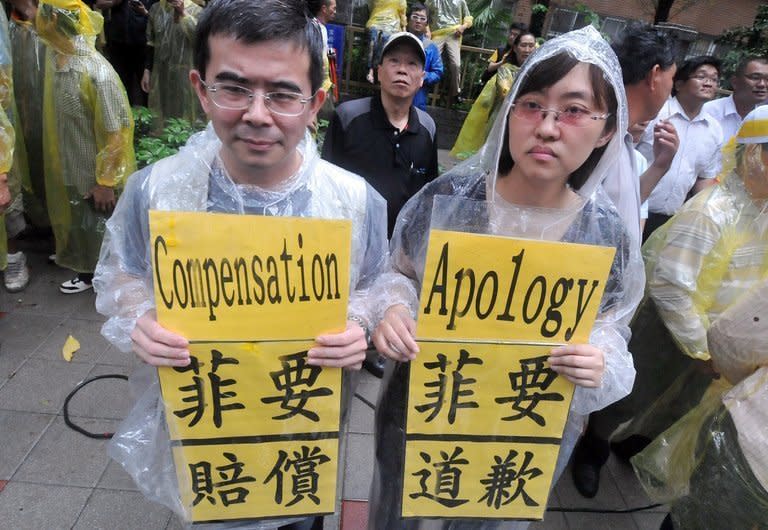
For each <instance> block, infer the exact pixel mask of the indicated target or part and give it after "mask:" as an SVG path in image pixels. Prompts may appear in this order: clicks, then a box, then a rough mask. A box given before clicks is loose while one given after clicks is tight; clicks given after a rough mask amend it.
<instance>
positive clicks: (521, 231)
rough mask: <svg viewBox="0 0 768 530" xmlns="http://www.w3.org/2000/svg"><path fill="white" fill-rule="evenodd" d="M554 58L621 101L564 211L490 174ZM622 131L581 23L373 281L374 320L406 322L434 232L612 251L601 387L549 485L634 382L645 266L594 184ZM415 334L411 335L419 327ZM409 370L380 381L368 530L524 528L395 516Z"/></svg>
mask: <svg viewBox="0 0 768 530" xmlns="http://www.w3.org/2000/svg"><path fill="white" fill-rule="evenodd" d="M560 53H569V54H571V55H572V56H573V57H575V58H577V59H579V60H580V61H583V62H588V63H591V64H595V65H597V66H598V67H599V68H600V69H601V70H602V71H603V72H604V74H605V77H606V79H607V80H608V81H609V83H610V84H611V86H612V87H613V89H614V92H615V94H616V99H617V100H618V112H617V131H618V132H617V133H616V134H614V136H613V138H612V139H611V141H610V142H609V143H608V145H607V147H606V150H605V152H604V154H603V155H602V157H601V159H600V161H599V162H598V164H597V166H596V167H595V169H594V171H593V172H592V174H591V175H590V176H589V177H588V179H587V181H586V182H585V183H584V185H583V186H582V187H581V188H580V189H579V190H578V194H579V196H580V200H579V201H578V203H577V204H576V205H572V206H570V207H569V208H566V209H545V208H534V207H525V206H518V205H514V204H510V203H507V202H506V201H504V199H502V198H501V197H500V196H499V195H498V193H497V192H496V191H495V190H496V180H497V176H498V175H497V171H496V168H497V165H498V160H499V155H500V152H501V146H502V141H503V138H504V132H505V129H506V125H507V116H508V115H509V112H510V108H511V107H510V105H511V104H512V103H513V102H514V100H515V97H516V94H517V91H518V90H519V87H520V85H521V83H523V82H524V81H525V79H526V76H527V75H528V73H529V72H530V69H531V68H532V67H534V66H536V65H537V64H539V63H540V62H541V61H544V60H546V59H549V58H550V57H552V56H554V55H557V54H560ZM626 127H627V104H626V97H625V94H624V88H623V85H622V77H621V69H620V67H619V64H618V60H617V59H616V56H615V55H614V53H613V52H612V51H611V48H610V46H609V45H608V44H607V43H606V42H605V41H604V40H603V39H602V37H601V36H600V35H599V33H598V32H597V31H596V30H594V28H592V27H590V26H588V27H586V28H584V29H581V30H578V31H574V32H571V33H568V34H566V35H563V36H560V37H558V38H556V39H553V40H551V41H549V42H547V43H545V44H544V45H543V46H542V47H541V48H540V49H539V50H538V51H537V52H536V53H535V54H534V55H532V56H531V57H530V58H529V59H528V61H527V62H526V63H525V65H524V66H523V67H522V69H521V70H520V72H519V73H518V76H517V79H516V81H515V84H514V85H513V87H512V90H511V91H510V94H509V95H508V96H507V99H506V100H505V101H504V103H503V105H502V106H501V110H500V112H499V115H498V118H497V120H496V122H495V123H494V124H493V127H492V128H491V132H490V134H489V137H488V140H487V142H486V143H485V145H484V146H483V147H482V148H481V149H480V151H479V152H478V154H476V155H475V156H473V157H472V158H470V159H468V160H467V161H465V162H463V163H461V164H459V165H457V166H456V167H455V168H453V169H452V170H450V171H449V172H448V173H446V174H444V175H442V176H441V177H439V178H438V179H437V180H435V181H433V182H432V183H430V184H428V185H427V186H425V187H424V188H423V189H422V190H421V191H420V192H419V193H418V194H417V195H415V196H414V197H413V198H412V199H411V200H410V201H409V202H408V203H407V204H406V206H405V207H404V208H403V210H402V211H401V213H400V215H399V217H398V220H397V224H396V227H395V233H394V236H393V238H392V243H391V251H390V252H391V270H390V271H389V272H387V273H385V274H383V275H382V277H381V278H380V279H379V281H378V282H377V286H376V290H375V296H374V297H372V299H371V302H370V303H371V304H373V305H374V306H375V307H377V308H379V310H380V312H381V313H383V312H384V311H385V310H386V309H387V308H388V307H390V306H392V305H394V304H398V303H400V304H404V305H406V306H407V307H409V309H410V311H411V314H412V315H413V316H415V315H416V314H417V307H418V296H419V292H420V285H421V279H422V277H423V273H424V271H423V268H424V259H425V254H426V249H427V243H428V234H429V230H430V229H434V228H439V229H445V230H455V231H462V232H472V233H484V234H494V235H503V236H511V237H525V238H531V239H542V240H555V241H565V242H578V243H586V244H595V245H605V246H613V247H616V249H617V251H616V257H615V260H614V263H613V266H612V269H611V273H610V277H609V280H608V285H607V287H606V291H605V293H604V295H603V299H602V302H601V308H600V311H599V313H598V316H597V320H596V322H595V326H594V328H593V329H592V332H591V335H590V343H591V344H594V345H596V346H598V347H600V348H601V349H602V350H603V351H604V352H605V373H604V376H603V382H602V386H601V387H599V388H594V389H590V388H584V387H578V386H577V387H576V391H575V394H574V397H573V402H572V405H571V411H570V415H569V419H568V422H567V424H566V427H565V432H564V434H563V440H562V445H561V450H560V455H559V459H558V464H557V471H556V475H555V481H556V480H557V476H558V475H559V473H560V472H561V471H562V469H563V468H564V467H565V464H566V463H567V462H568V459H569V457H570V454H571V451H572V449H573V446H574V445H575V443H576V440H577V439H578V437H579V436H580V434H581V432H582V430H583V427H584V425H585V422H586V415H588V414H589V413H590V412H592V411H594V410H598V409H601V408H603V407H605V406H607V405H609V404H610V403H613V402H614V401H617V400H618V399H620V398H622V397H624V396H626V395H627V394H628V393H629V392H630V391H631V389H632V384H633V381H634V375H635V371H634V368H633V365H632V358H631V356H630V355H629V352H628V351H627V340H628V337H629V327H628V321H629V318H630V316H631V314H632V313H633V311H634V309H635V306H636V305H637V303H638V301H639V299H640V298H641V297H642V292H643V285H642V281H638V279H639V278H641V277H642V275H641V274H638V273H639V272H640V271H642V262H641V259H640V256H639V252H638V250H637V247H636V246H635V245H632V244H631V243H630V239H629V235H628V234H627V233H626V230H625V229H624V226H623V224H622V222H621V219H620V218H619V216H618V213H617V212H616V211H615V209H614V208H613V206H612V203H611V202H610V199H608V197H607V195H606V194H605V193H604V192H603V190H602V188H601V187H600V185H599V183H600V182H601V181H602V180H603V178H604V177H605V173H606V171H609V170H613V168H615V157H616V156H617V154H618V153H619V151H620V150H621V149H623V148H624V146H623V131H625V130H626ZM380 316H381V315H380ZM416 333H417V337H418V327H417V331H416ZM408 371H409V365H408V363H390V366H388V369H387V371H386V373H385V376H384V380H383V381H382V390H381V393H380V396H379V403H378V407H377V415H376V470H375V474H374V482H373V487H372V494H371V517H370V520H369V523H370V525H371V528H375V529H382V530H383V529H386V530H393V529H398V528H408V529H415V528H427V527H428V528H443V529H451V530H455V529H459V528H467V529H470V528H471V529H500V528H505V529H506V528H524V527H525V526H526V525H527V524H528V523H526V522H522V521H520V522H510V521H506V522H505V521H498V520H471V521H463V522H462V521H458V520H442V522H431V521H428V520H403V519H401V518H400V517H399V514H400V505H401V499H400V492H401V490H402V472H403V453H404V439H405V432H404V423H405V413H406V408H405V407H406V398H407V382H408ZM553 484H554V482H553ZM431 525H434V526H431Z"/></svg>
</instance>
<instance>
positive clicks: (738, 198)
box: [633, 108, 768, 528]
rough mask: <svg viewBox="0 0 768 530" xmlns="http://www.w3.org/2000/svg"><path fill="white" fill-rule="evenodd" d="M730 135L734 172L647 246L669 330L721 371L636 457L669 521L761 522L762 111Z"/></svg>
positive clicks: (767, 384)
mask: <svg viewBox="0 0 768 530" xmlns="http://www.w3.org/2000/svg"><path fill="white" fill-rule="evenodd" d="M755 118H759V119H755ZM736 138H737V140H736V141H737V142H740V143H742V144H744V145H740V146H739V147H736V148H735V153H736V154H735V157H734V156H733V154H732V151H733V146H732V145H731V146H729V147H730V149H728V148H727V149H726V154H725V157H724V162H725V163H726V167H731V168H733V169H726V170H725V175H724V176H723V177H721V182H720V183H719V184H718V185H717V186H715V187H713V188H710V189H708V190H706V192H704V193H701V194H700V195H698V196H697V197H696V198H694V199H693V200H692V201H689V202H688V203H686V204H685V205H683V208H682V209H681V210H680V212H678V214H677V215H675V217H673V218H672V219H671V220H670V221H669V222H668V223H667V224H666V225H664V226H663V227H662V229H661V231H662V234H661V235H660V239H658V240H656V238H655V237H654V238H653V240H652V239H649V242H648V245H651V243H654V244H653V245H652V246H650V247H649V248H648V249H647V250H648V254H649V255H650V256H653V257H654V258H655V260H654V262H653V265H654V266H653V268H652V269H650V270H652V271H654V273H655V274H656V276H659V277H660V278H661V279H663V280H666V281H665V282H662V281H661V279H658V280H657V279H656V278H655V277H650V275H649V278H650V279H651V281H653V282H654V283H653V284H652V285H653V286H654V290H653V291H652V295H654V296H655V297H656V298H658V299H659V301H657V306H658V307H659V311H660V312H662V314H663V315H664V318H665V323H667V319H669V323H667V327H668V328H669V330H670V332H671V333H672V335H673V337H674V338H675V339H676V341H677V343H678V344H679V346H680V348H681V349H682V351H683V352H684V353H686V354H688V355H691V356H693V357H695V358H698V359H710V358H711V360H712V362H713V366H714V368H715V370H716V371H717V372H718V373H720V374H721V376H722V377H721V379H720V380H719V381H715V382H713V383H712V384H711V385H710V387H709V388H708V389H707V392H706V393H705V394H704V396H703V398H702V399H701V400H700V402H699V403H698V405H697V406H696V407H695V408H693V409H692V410H691V411H690V412H688V413H687V414H686V415H685V416H684V417H682V419H680V420H679V421H677V422H676V423H675V424H674V425H672V426H671V427H670V428H669V429H668V430H666V431H665V432H664V433H662V434H661V435H660V436H659V437H658V438H657V439H656V440H655V441H654V442H653V444H652V445H650V446H649V447H648V448H647V449H646V450H645V451H643V452H642V453H641V454H639V455H638V456H637V457H635V459H633V465H634V466H635V468H636V470H637V472H638V476H639V477H640V479H641V482H642V483H643V485H644V487H645V489H646V490H647V491H648V493H649V495H651V496H652V497H653V498H654V499H657V500H660V501H661V502H670V501H673V502H672V510H671V513H672V517H673V521H674V522H675V524H676V528H761V527H762V526H761V525H763V524H765V522H766V521H768V464H766V463H767V462H768V431H767V430H766V424H768V412H767V411H768V325H766V319H765V313H766V310H767V309H768V163H766V161H768V108H766V109H756V110H755V111H752V113H750V114H749V115H747V117H746V118H745V120H744V124H743V125H742V129H740V132H739V134H738V135H737V137H736ZM729 158H735V162H732V163H729V161H728V159H729ZM734 166H735V167H734ZM694 242H695V245H694V244H693V243H694ZM651 251H653V252H651ZM664 287H666V288H664ZM675 294H677V296H675ZM686 298H687V300H686ZM675 307H677V314H674V315H672V314H671V312H672V311H673V309H674V308H675ZM684 317H687V319H688V320H687V321H683V320H682V319H683V318H684ZM731 385H734V386H733V387H732V388H731ZM687 391H688V389H686V388H682V389H681V390H680V392H681V393H685V392H687Z"/></svg>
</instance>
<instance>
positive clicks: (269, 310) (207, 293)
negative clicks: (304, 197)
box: [149, 211, 352, 341]
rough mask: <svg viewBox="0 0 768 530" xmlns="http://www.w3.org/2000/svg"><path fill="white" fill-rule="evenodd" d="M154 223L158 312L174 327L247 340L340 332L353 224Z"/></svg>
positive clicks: (190, 219)
mask: <svg viewBox="0 0 768 530" xmlns="http://www.w3.org/2000/svg"><path fill="white" fill-rule="evenodd" d="M149 223H150V231H151V233H152V237H151V250H152V266H153V274H154V278H153V279H154V285H155V301H156V303H157V316H158V320H159V321H160V322H162V323H163V325H164V326H166V327H167V328H168V329H171V330H173V331H177V332H182V331H183V334H184V335H185V336H186V337H187V338H188V339H189V340H209V339H211V338H215V339H218V340H242V341H250V340H254V338H255V337H258V339H259V340H292V339H298V338H303V339H311V338H314V335H307V336H303V337H297V336H296V333H297V331H304V332H307V333H311V332H312V331H313V330H314V331H317V330H322V331H329V330H334V329H335V330H336V331H341V330H342V329H343V323H344V322H345V319H346V314H347V299H348V297H349V263H350V242H351V233H352V232H351V230H352V227H351V223H350V222H349V221H331V220H318V219H305V218H297V217H267V216H255V215H229V214H212V213H205V214H203V213H191V212H161V211H150V212H149ZM296 322H302V323H306V324H307V325H303V326H301V328H300V329H298V330H297V326H296ZM244 323H247V325H244ZM339 326H341V328H340V327H339Z"/></svg>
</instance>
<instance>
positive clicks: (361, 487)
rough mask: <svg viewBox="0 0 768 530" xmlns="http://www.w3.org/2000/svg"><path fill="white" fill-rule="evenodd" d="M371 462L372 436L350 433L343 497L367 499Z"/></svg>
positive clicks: (370, 477)
mask: <svg viewBox="0 0 768 530" xmlns="http://www.w3.org/2000/svg"><path fill="white" fill-rule="evenodd" d="M373 462H374V451H373V436H372V435H370V434H355V433H350V434H349V436H348V437H347V450H346V459H345V464H344V488H343V498H344V499H347V500H367V499H368V494H369V492H370V489H371V480H372V479H373Z"/></svg>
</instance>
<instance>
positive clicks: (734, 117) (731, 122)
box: [701, 95, 741, 142]
mask: <svg viewBox="0 0 768 530" xmlns="http://www.w3.org/2000/svg"><path fill="white" fill-rule="evenodd" d="M701 110H702V112H706V113H707V114H709V115H710V116H712V117H713V118H715V120H716V121H717V123H719V124H720V127H721V128H722V129H723V140H724V141H725V142H727V141H728V140H730V139H731V137H733V136H735V135H736V133H737V132H739V127H741V116H740V115H739V113H738V111H737V110H736V103H734V101H733V95H730V96H728V97H727V98H719V99H713V100H712V101H707V102H706V103H704V108H702V109H701Z"/></svg>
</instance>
